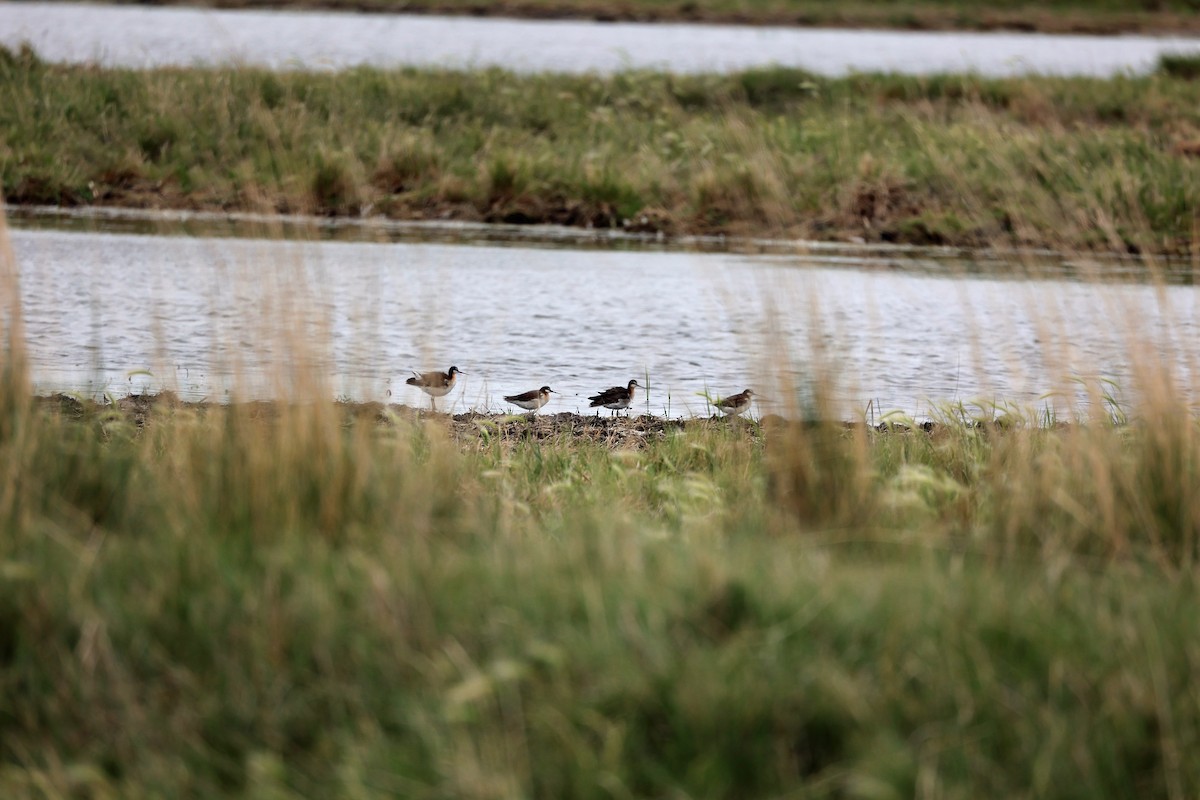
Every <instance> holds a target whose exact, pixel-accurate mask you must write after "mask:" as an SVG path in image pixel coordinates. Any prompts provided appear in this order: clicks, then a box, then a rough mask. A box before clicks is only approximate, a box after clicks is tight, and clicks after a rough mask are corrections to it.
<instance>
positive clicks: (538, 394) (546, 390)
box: [504, 386, 558, 414]
mask: <svg viewBox="0 0 1200 800" xmlns="http://www.w3.org/2000/svg"><path fill="white" fill-rule="evenodd" d="M551 392H554V394H558V392H555V391H554V390H553V389H551V388H550V387H549V386H543V387H542V388H540V389H530V390H529V391H528V392H522V393H521V394H509V395H505V396H504V399H505V400H507V401H508V402H510V403H512V404H513V405H514V406H520V407H521V408H523V409H525V410H526V411H532V412H533V413H535V414H536V413H537V410H538V409H539V408H541V407H542V406H544V405H546V403H549V402H550V393H551Z"/></svg>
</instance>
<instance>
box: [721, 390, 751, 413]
mask: <svg viewBox="0 0 1200 800" xmlns="http://www.w3.org/2000/svg"><path fill="white" fill-rule="evenodd" d="M752 397H754V392H752V391H751V390H749V389H747V390H746V391H744V392H740V393H738V394H731V395H730V396H729V397H726V398H725V399H724V400H718V401H717V408H718V409H719V410H720V411H721V413H723V414H725V415H727V416H730V417H737V416H740V415H742V414H744V413H746V412H747V411H749V410H750V398H752Z"/></svg>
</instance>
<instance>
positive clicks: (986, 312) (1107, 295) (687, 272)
mask: <svg viewBox="0 0 1200 800" xmlns="http://www.w3.org/2000/svg"><path fill="white" fill-rule="evenodd" d="M12 243H13V248H14V251H15V254H16V258H17V264H18V272H19V278H20V286H21V295H22V299H23V306H24V316H25V325H26V329H27V337H28V343H29V348H30V351H31V357H32V363H33V372H34V380H35V383H36V389H37V391H38V392H40V393H49V392H55V391H70V392H81V393H84V394H91V395H93V396H99V395H102V394H103V393H105V392H111V393H113V394H118V395H119V394H125V393H130V392H142V391H156V390H158V389H162V388H168V389H172V390H174V391H177V392H179V393H180V394H182V395H183V396H184V397H185V398H187V399H192V400H197V399H201V398H209V399H225V398H228V397H230V396H231V395H230V394H229V393H230V392H231V391H233V390H235V389H236V390H237V391H238V392H240V393H241V394H242V395H243V396H251V397H286V396H288V395H291V394H294V393H296V392H297V391H302V388H301V389H298V388H297V387H298V386H301V384H297V383H296V382H295V375H296V370H295V369H294V367H296V366H297V365H299V366H302V367H305V368H308V369H311V370H314V371H315V373H317V374H320V375H321V376H322V377H324V378H325V379H327V380H328V391H329V392H330V393H331V394H333V395H335V396H338V397H346V398H352V399H364V400H381V401H385V402H394V403H405V404H408V405H423V404H425V403H427V402H428V401H427V399H426V398H425V397H424V396H423V395H421V394H420V393H419V392H418V391H417V390H415V389H412V388H411V387H408V386H405V385H404V379H405V378H406V377H407V376H408V375H409V374H410V372H409V371H410V370H411V369H430V368H434V367H438V368H441V369H446V368H447V367H449V366H450V365H451V364H454V365H456V366H458V367H459V368H460V369H461V370H462V371H463V372H465V373H467V374H466V375H465V376H464V377H463V378H462V382H461V387H460V388H459V389H458V390H456V391H455V392H454V393H452V394H451V395H450V396H448V397H447V398H445V399H444V400H443V403H442V405H443V408H449V409H451V410H455V411H463V410H467V409H478V410H488V409H490V410H503V409H504V408H505V405H504V403H503V401H502V400H501V397H502V395H503V394H506V393H513V392H518V391H524V390H526V389H531V388H536V387H537V386H539V385H541V384H544V383H545V384H549V385H550V386H552V387H553V388H555V389H557V390H558V391H560V392H562V395H561V396H557V397H555V398H554V400H553V401H552V403H551V404H550V405H549V406H548V407H547V408H546V409H545V411H548V412H555V411H575V410H580V411H585V410H586V405H587V401H586V399H585V397H586V395H587V394H588V393H590V392H593V391H594V390H597V389H601V388H604V387H608V386H610V385H614V384H618V383H624V382H626V381H628V380H629V379H630V378H637V379H638V380H639V382H640V383H646V382H647V381H648V383H649V385H650V388H651V392H650V396H649V401H648V403H646V402H642V403H640V404H639V406H638V409H637V410H639V411H643V412H645V411H649V412H650V413H654V414H666V413H669V414H670V415H671V416H679V415H685V416H686V415H693V414H704V413H707V411H708V409H707V408H706V406H705V402H704V399H703V398H702V397H700V396H699V395H698V393H700V392H703V391H704V390H706V389H707V390H709V391H711V392H713V393H717V394H728V393H731V392H735V391H740V390H742V389H744V388H747V387H753V388H755V389H757V390H758V391H759V392H760V393H761V394H764V395H767V396H768V400H767V401H766V402H764V403H762V404H761V406H760V407H759V408H757V409H756V413H765V412H770V411H772V410H773V408H772V400H778V399H780V398H779V397H778V396H777V395H778V394H780V390H779V389H778V388H777V387H778V384H777V383H776V382H775V381H776V379H777V378H780V377H782V378H783V379H785V380H790V381H796V382H798V383H803V382H804V380H805V379H806V378H807V377H808V375H809V365H810V364H811V363H812V358H813V352H814V350H816V351H822V352H824V354H825V355H826V356H827V357H829V358H831V359H832V360H833V363H835V364H836V373H837V376H838V378H839V381H840V383H841V386H840V387H839V399H840V401H841V403H842V405H843V407H844V409H845V411H846V413H847V414H853V413H854V411H855V410H856V409H858V410H861V409H864V408H866V407H867V404H868V403H872V404H873V407H875V408H883V409H898V410H901V411H903V412H905V413H908V414H912V415H915V416H918V417H921V416H926V415H928V413H929V412H930V410H931V408H932V405H933V404H935V403H942V402H948V401H956V400H959V401H964V402H971V401H974V400H982V401H983V402H984V403H985V405H986V404H987V403H990V402H992V401H1000V402H1004V401H1007V402H1014V403H1033V404H1035V405H1038V406H1040V407H1046V406H1053V405H1055V404H1056V403H1055V401H1054V400H1048V399H1046V398H1045V395H1046V394H1047V393H1048V392H1052V391H1055V390H1057V391H1060V392H1063V393H1064V394H1065V395H1071V394H1074V393H1078V391H1079V384H1077V383H1075V382H1074V381H1075V379H1086V380H1092V381H1095V380H1099V379H1103V380H1107V381H1113V382H1114V383H1115V384H1117V385H1118V387H1119V388H1117V389H1113V390H1112V391H1114V393H1115V394H1117V395H1118V396H1122V394H1123V392H1124V391H1125V389H1126V388H1127V387H1129V386H1131V385H1133V381H1132V379H1131V377H1130V376H1131V375H1132V374H1133V372H1134V371H1135V368H1136V366H1137V365H1138V364H1139V363H1144V360H1147V359H1150V360H1155V361H1166V362H1168V363H1170V364H1172V365H1173V366H1175V368H1176V369H1177V370H1178V374H1179V376H1180V378H1181V380H1182V381H1184V382H1185V383H1187V384H1188V385H1189V386H1192V387H1193V388H1194V387H1195V383H1194V382H1193V381H1194V378H1193V377H1192V376H1193V375H1194V374H1195V373H1194V372H1193V371H1192V370H1194V369H1195V365H1196V364H1197V363H1200V362H1198V360H1197V357H1198V356H1200V330H1198V329H1197V327H1198V324H1200V323H1198V320H1200V313H1197V312H1198V311H1200V309H1198V308H1197V305H1198V299H1200V294H1198V292H1200V289H1197V288H1196V287H1194V286H1169V287H1154V286H1148V285H1128V284H1126V285H1117V284H1103V285H1102V284H1096V283H1084V282H1078V281H1071V280H1017V279H1013V278H1006V277H986V276H980V275H957V274H955V273H957V272H959V271H960V270H958V269H957V268H956V267H954V265H952V264H951V265H939V264H932V265H931V264H929V263H923V262H920V261H915V262H912V266H913V267H915V269H909V268H907V267H906V266H905V263H904V262H902V261H897V260H896V259H894V258H884V257H879V258H872V257H869V256H861V257H849V256H845V255H832V254H822V253H820V252H815V253H812V254H808V255H805V254H797V255H794V256H793V255H787V256H780V255H774V256H743V255H733V254H728V253H725V254H721V253H685V252H663V251H614V250H583V249H565V248H561V247H534V246H528V245H523V246H496V245H485V244H444V243H365V242H339V241H303V242H302V241H293V242H287V241H268V240H247V239H234V238H203V237H184V236H152V235H133V234H128V233H121V234H111V233H96V232H92V233H87V232H83V233H81V232H66V231H59V230H32V229H17V230H14V231H12ZM772 394H775V395H776V396H775V397H772ZM1125 399H1127V400H1128V399H1131V398H1125Z"/></svg>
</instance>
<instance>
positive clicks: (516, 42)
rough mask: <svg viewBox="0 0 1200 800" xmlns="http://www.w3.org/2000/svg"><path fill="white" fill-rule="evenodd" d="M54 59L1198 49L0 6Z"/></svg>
mask: <svg viewBox="0 0 1200 800" xmlns="http://www.w3.org/2000/svg"><path fill="white" fill-rule="evenodd" d="M25 41H27V42H29V43H30V44H31V45H33V47H34V48H35V49H36V50H37V52H38V53H39V54H41V55H42V57H44V58H47V59H50V60H52V61H60V62H71V63H96V64H101V65H108V66H123V67H135V68H148V67H157V66H194V65H213V64H246V65H257V66H264V67H269V68H272V69H318V70H324V69H329V70H333V69H343V68H346V67H351V66H358V65H371V66H379V67H396V66H420V67H453V68H466V67H493V66H495V67H504V68H506V69H511V70H515V71H518V72H538V71H549V72H567V73H581V72H599V73H611V72H616V71H620V70H627V69H656V70H668V71H672V72H678V73H696V72H724V71H734V70H742V69H747V68H750V67H760V66H767V65H772V64H778V65H783V66H791V67H800V68H803V69H806V70H809V71H811V72H815V73H819V74H825V75H843V74H846V73H847V72H851V71H863V72H874V71H887V72H901V73H910V74H930V73H938V72H963V71H975V72H978V73H980V74H984V75H994V76H1004V75H1020V74H1027V73H1042V74H1047V75H1094V76H1109V75H1113V74H1116V73H1122V72H1145V71H1147V70H1149V69H1151V68H1152V67H1153V66H1154V64H1155V63H1156V62H1157V59H1158V56H1159V55H1160V54H1161V53H1164V52H1197V51H1200V39H1196V38H1186V37H1150V36H1060V35H1054V36H1051V35H1039V34H1014V33H915V32H904V31H847V30H822V29H800V28H762V27H744V26H730V25H682V24H638V23H595V22H578V21H536V20H509V19H473V18H469V17H436V16H404V15H368V14H354V13H337V12H316V11H309V12H288V11H223V10H214V9H200V8H179V7H166V8H146V7H139V6H134V5H122V6H107V5H84V4H71V3H36V2H31V3H25V2H20V3H14V2H0V44H4V45H5V46H8V47H15V46H17V45H19V44H20V43H21V42H25Z"/></svg>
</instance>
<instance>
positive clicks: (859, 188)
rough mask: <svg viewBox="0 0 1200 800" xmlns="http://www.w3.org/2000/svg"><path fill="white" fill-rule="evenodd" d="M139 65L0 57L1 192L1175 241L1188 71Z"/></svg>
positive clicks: (1185, 216) (1184, 250)
mask: <svg viewBox="0 0 1200 800" xmlns="http://www.w3.org/2000/svg"><path fill="white" fill-rule="evenodd" d="M1181 63H1183V62H1182V61H1179V60H1176V61H1168V62H1166V63H1164V68H1163V69H1162V70H1161V71H1160V72H1159V73H1157V74H1155V75H1152V76H1149V77H1144V78H1132V77H1122V78H1116V79H1112V80H1091V79H1050V78H1026V79H1010V80H989V79H983V78H979V77H973V76H934V77H926V78H907V77H898V76H883V75H856V76H851V77H848V78H844V79H838V80H831V79H825V78H820V77H818V76H813V75H808V74H805V73H801V72H796V71H790V70H778V69H772V70H759V71H753V72H747V73H743V74H739V75H732V76H728V77H714V76H700V77H677V76H676V77H672V76H662V75H651V74H641V73H632V74H622V75H617V76H614V77H608V78H601V77H564V76H532V77H528V76H527V77H521V76H515V75H512V74H509V73H505V72H502V71H495V70H492V71H483V72H474V73H458V72H424V71H413V70H399V71H378V70H370V69H358V70H353V71H350V72H346V73H341V74H338V75H323V74H296V73H282V74H276V73H270V72H263V71H255V70H161V71H154V72H132V71H120V70H98V69H89V68H74V67H56V66H49V65H46V64H43V63H41V62H39V61H38V60H37V59H36V57H34V56H33V55H32V54H30V53H28V52H18V53H13V52H6V53H4V54H2V55H0V141H2V142H3V145H2V146H0V184H2V186H3V191H4V194H5V197H6V198H7V200H8V202H9V203H14V204H44V203H57V204H65V205H116V206H135V207H160V208H200V209H213V210H246V211H266V212H276V211H278V212H301V213H316V214H328V215H351V216H354V215H368V216H376V215H383V216H388V217H393V218H402V219H444V218H451V219H463V220H477V221H509V222H552V223H561V224H567V225H578V226H588V225H590V226H595V227H629V228H632V229H636V230H661V231H664V232H666V233H668V234H680V233H725V234H731V235H739V234H749V235H785V236H800V237H807V238H816V239H832V240H847V239H849V240H865V241H886V242H903V243H913V244H948V245H963V246H990V245H1002V246H1050V247H1059V248H1065V249H1072V250H1084V251H1088V250H1099V251H1116V252H1131V251H1132V252H1169V253H1176V254H1188V253H1191V252H1193V251H1194V248H1195V246H1196V243H1195V231H1196V219H1197V216H1196V214H1197V208H1200V194H1198V193H1200V188H1198V187H1200V160H1197V159H1196V158H1194V157H1192V156H1191V155H1190V154H1191V153H1192V152H1194V149H1195V142H1196V140H1197V138H1198V137H1200V111H1198V110H1197V109H1200V102H1198V101H1200V83H1197V82H1196V81H1194V80H1189V79H1188V77H1187V74H1185V73H1183V72H1181V71H1180V70H1181V69H1182V67H1181V66H1180V64H1181Z"/></svg>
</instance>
